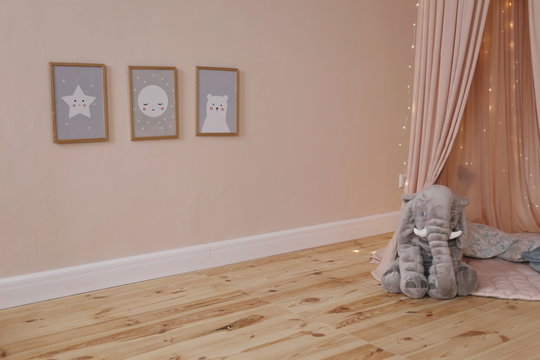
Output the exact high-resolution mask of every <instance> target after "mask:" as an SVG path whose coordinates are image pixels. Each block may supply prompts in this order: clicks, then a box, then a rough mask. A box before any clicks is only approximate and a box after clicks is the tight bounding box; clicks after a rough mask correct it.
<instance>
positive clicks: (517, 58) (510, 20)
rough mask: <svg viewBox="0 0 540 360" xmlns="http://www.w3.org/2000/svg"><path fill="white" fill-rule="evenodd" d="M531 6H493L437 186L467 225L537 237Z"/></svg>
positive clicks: (500, 1)
mask: <svg viewBox="0 0 540 360" xmlns="http://www.w3.org/2000/svg"><path fill="white" fill-rule="evenodd" d="M527 14H528V4H527V2H526V1H525V0H493V1H492V4H491V8H490V14H489V16H488V20H487V22H486V30H485V32H484V37H483V40H482V47H481V51H480V57H479V60H478V65H477V67H476V73H475V76H474V79H473V84H472V88H471V92H470V96H469V99H468V102H467V106H466V110H465V113H464V115H463V119H462V124H461V126H460V130H459V134H458V137H457V139H456V141H455V143H454V147H453V149H452V153H451V155H450V157H449V158H448V161H447V162H446V165H445V168H444V171H443V172H442V174H441V177H440V179H439V183H441V184H444V185H447V186H448V187H450V188H452V189H453V190H454V192H455V193H457V194H459V195H462V196H467V197H468V198H469V200H470V205H469V206H468V207H467V209H466V213H467V217H468V218H469V220H470V221H474V222H479V223H483V224H488V225H491V226H494V227H497V228H499V229H501V230H504V231H506V232H540V132H539V126H538V124H539V123H538V113H537V107H536V100H535V91H534V81H533V69H532V61H531V42H530V40H529V24H528V16H527Z"/></svg>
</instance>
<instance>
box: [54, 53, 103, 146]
mask: <svg viewBox="0 0 540 360" xmlns="http://www.w3.org/2000/svg"><path fill="white" fill-rule="evenodd" d="M49 74H50V81H51V106H52V111H51V112H52V123H53V126H52V127H53V140H54V142H55V143H57V144H66V143H84V142H102V141H108V140H109V121H108V114H107V74H106V66H105V65H104V64H88V63H67V62H50V63H49Z"/></svg>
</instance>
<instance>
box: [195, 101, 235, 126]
mask: <svg viewBox="0 0 540 360" xmlns="http://www.w3.org/2000/svg"><path fill="white" fill-rule="evenodd" d="M206 97H207V98H208V101H207V102H206V119H204V123H203V125H202V129H201V131H202V132H203V133H228V132H231V129H229V125H227V99H228V98H229V97H228V96H227V95H225V96H212V94H208V95H207V96H206Z"/></svg>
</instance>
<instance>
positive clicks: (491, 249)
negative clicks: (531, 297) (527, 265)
mask: <svg viewBox="0 0 540 360" xmlns="http://www.w3.org/2000/svg"><path fill="white" fill-rule="evenodd" d="M463 246H464V248H463V249H462V250H463V255H465V256H469V257H475V258H480V259H488V258H494V257H497V258H500V259H504V260H509V261H514V262H527V261H528V260H527V259H525V258H524V257H523V254H524V253H526V252H529V251H531V250H534V249H536V248H538V247H540V234H539V233H513V234H509V233H505V232H504V231H501V230H499V229H496V228H494V227H491V226H488V225H483V224H477V223H469V239H468V241H464V242H463Z"/></svg>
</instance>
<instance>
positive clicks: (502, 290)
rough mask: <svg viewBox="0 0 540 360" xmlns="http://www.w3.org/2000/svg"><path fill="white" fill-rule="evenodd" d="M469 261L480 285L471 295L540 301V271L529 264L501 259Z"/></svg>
mask: <svg viewBox="0 0 540 360" xmlns="http://www.w3.org/2000/svg"><path fill="white" fill-rule="evenodd" d="M467 263H468V264H469V265H471V266H472V267H473V268H475V270H476V272H477V274H478V286H477V288H476V290H475V291H474V292H473V293H472V294H471V295H475V296H485V297H496V298H501V299H516V300H536V301H540V273H539V272H537V271H535V270H534V269H533V268H531V267H530V266H529V265H528V264H526V263H514V262H510V261H506V260H501V259H484V260H476V259H467Z"/></svg>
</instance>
